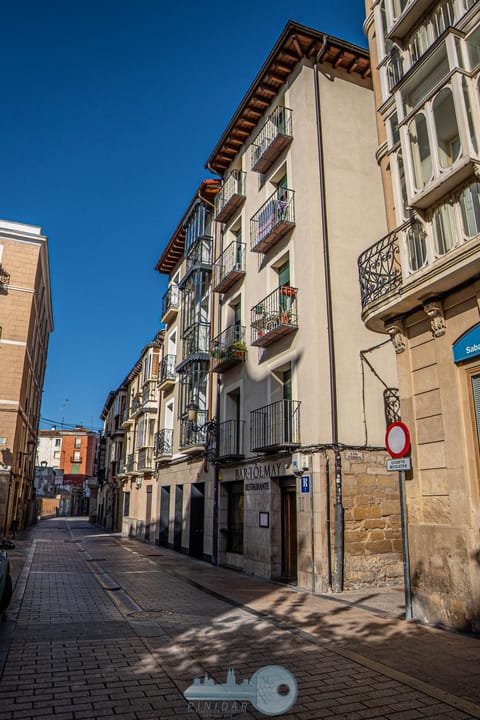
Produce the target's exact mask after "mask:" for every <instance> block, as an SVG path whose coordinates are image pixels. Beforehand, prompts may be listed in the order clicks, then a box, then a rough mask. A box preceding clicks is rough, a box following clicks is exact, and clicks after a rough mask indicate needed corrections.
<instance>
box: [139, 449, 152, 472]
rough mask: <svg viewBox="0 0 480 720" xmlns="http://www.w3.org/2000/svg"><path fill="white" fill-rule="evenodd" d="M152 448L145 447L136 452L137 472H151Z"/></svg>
mask: <svg viewBox="0 0 480 720" xmlns="http://www.w3.org/2000/svg"><path fill="white" fill-rule="evenodd" d="M153 469H154V462H153V447H145V448H142V449H141V450H139V451H138V460H137V470H139V471H144V470H153Z"/></svg>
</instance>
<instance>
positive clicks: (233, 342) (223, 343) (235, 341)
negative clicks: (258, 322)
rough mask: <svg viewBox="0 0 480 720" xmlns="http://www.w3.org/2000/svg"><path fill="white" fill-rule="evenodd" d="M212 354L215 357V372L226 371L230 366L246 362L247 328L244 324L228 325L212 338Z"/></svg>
mask: <svg viewBox="0 0 480 720" xmlns="http://www.w3.org/2000/svg"><path fill="white" fill-rule="evenodd" d="M210 355H211V356H212V358H213V367H212V370H213V372H225V370H228V368H230V367H233V366H234V365H239V364H240V363H243V362H245V358H246V356H247V346H246V344H245V328H244V327H243V326H242V325H230V326H229V327H227V328H226V330H224V331H223V332H221V333H220V335H217V337H216V338H214V339H213V340H212V346H211V349H210Z"/></svg>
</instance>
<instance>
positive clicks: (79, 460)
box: [70, 455, 83, 463]
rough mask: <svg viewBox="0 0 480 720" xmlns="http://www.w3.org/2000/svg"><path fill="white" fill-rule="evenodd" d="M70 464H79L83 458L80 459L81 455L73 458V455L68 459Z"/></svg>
mask: <svg viewBox="0 0 480 720" xmlns="http://www.w3.org/2000/svg"><path fill="white" fill-rule="evenodd" d="M70 462H71V463H81V462H83V458H82V456H81V455H79V456H78V457H77V456H75V455H73V456H72V457H71V458H70Z"/></svg>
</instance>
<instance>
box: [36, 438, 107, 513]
mask: <svg viewBox="0 0 480 720" xmlns="http://www.w3.org/2000/svg"><path fill="white" fill-rule="evenodd" d="M38 435H39V443H38V450H37V466H40V467H41V465H42V463H46V464H47V466H48V467H52V468H53V469H54V470H55V469H57V468H59V469H60V470H62V471H63V484H62V488H61V498H60V499H59V514H60V515H88V514H90V511H91V510H93V507H94V505H95V504H96V487H97V480H96V466H95V464H96V453H97V443H98V433H96V432H94V431H93V430H86V429H85V428H83V427H82V426H81V425H78V426H77V427H75V428H73V429H72V430H65V429H61V430H59V429H58V428H55V427H53V428H51V429H50V430H40V431H39V433H38Z"/></svg>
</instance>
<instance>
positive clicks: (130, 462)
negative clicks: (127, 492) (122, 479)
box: [125, 452, 137, 473]
mask: <svg viewBox="0 0 480 720" xmlns="http://www.w3.org/2000/svg"><path fill="white" fill-rule="evenodd" d="M135 456H136V453H134V452H133V453H129V455H127V462H126V463H125V472H127V473H131V472H135V470H136V469H137V458H136V457H135Z"/></svg>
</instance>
